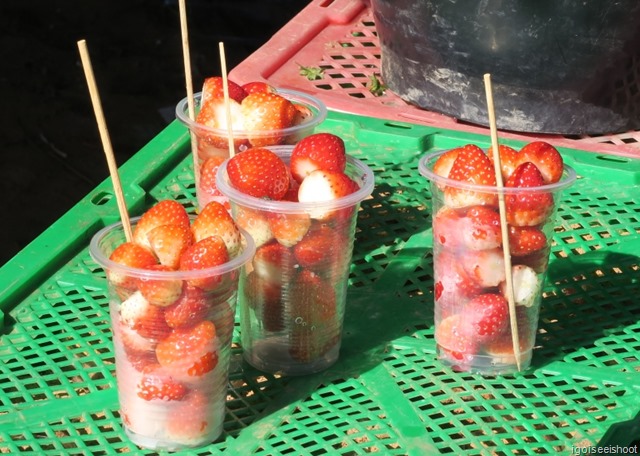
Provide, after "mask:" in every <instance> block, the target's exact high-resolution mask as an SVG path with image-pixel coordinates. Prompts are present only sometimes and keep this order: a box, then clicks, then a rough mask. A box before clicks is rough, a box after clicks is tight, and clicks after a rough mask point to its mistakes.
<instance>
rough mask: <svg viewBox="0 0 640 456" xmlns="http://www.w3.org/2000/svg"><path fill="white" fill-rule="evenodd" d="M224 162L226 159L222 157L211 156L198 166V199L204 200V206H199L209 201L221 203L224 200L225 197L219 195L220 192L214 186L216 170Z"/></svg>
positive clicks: (216, 186) (215, 185)
mask: <svg viewBox="0 0 640 456" xmlns="http://www.w3.org/2000/svg"><path fill="white" fill-rule="evenodd" d="M225 160H226V158H225V157H224V156H221V155H212V156H210V157H208V158H207V159H205V161H204V162H202V164H201V165H200V181H199V182H198V185H199V194H198V198H203V199H204V200H203V203H204V204H201V206H206V204H207V203H208V202H209V201H212V200H217V201H222V200H223V199H224V198H225V196H224V195H223V194H222V193H220V190H218V185H217V184H216V174H217V173H218V168H220V165H221V164H222V162H224V161H225Z"/></svg>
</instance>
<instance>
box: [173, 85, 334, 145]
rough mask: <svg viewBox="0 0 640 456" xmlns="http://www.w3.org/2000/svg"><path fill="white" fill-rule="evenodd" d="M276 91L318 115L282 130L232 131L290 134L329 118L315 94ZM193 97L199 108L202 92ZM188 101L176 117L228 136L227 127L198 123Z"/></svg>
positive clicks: (191, 125) (180, 105) (182, 103)
mask: <svg viewBox="0 0 640 456" xmlns="http://www.w3.org/2000/svg"><path fill="white" fill-rule="evenodd" d="M275 92H276V93H277V94H279V95H282V96H284V97H285V98H287V99H288V100H291V101H293V102H298V103H299V104H304V105H307V106H311V107H312V108H314V109H315V110H316V111H317V115H315V116H312V117H310V118H309V119H308V120H306V121H305V122H302V123H300V124H298V125H293V126H291V127H287V128H283V129H280V130H266V131H253V130H232V133H233V134H234V136H235V135H237V136H239V137H244V136H248V135H251V137H254V138H255V137H258V138H260V137H262V136H273V135H274V134H278V135H282V136H289V135H293V134H295V133H297V132H299V131H300V130H304V129H306V128H311V127H316V126H318V125H320V124H321V123H322V122H323V121H324V120H325V119H326V118H327V107H326V105H325V104H324V103H323V102H322V100H320V99H319V98H316V97H314V96H313V95H309V94H308V93H304V92H300V91H298V90H290V89H275ZM193 98H194V102H195V104H196V108H199V107H200V100H201V98H202V92H197V93H195V94H194V96H193ZM188 102H189V100H188V97H184V98H183V99H182V100H180V101H179V102H178V104H177V105H176V118H177V119H178V120H179V121H180V122H182V123H183V124H184V125H186V126H187V127H188V128H189V129H190V130H191V129H197V130H199V131H202V132H204V133H209V134H213V135H216V136H227V134H228V133H229V131H228V130H227V129H226V128H213V127H209V126H206V125H203V124H200V123H197V122H196V121H195V120H194V119H191V118H190V117H189V115H188Z"/></svg>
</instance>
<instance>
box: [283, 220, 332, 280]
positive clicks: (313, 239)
mask: <svg viewBox="0 0 640 456" xmlns="http://www.w3.org/2000/svg"><path fill="white" fill-rule="evenodd" d="M339 247H340V245H339V244H338V243H337V236H336V233H335V232H334V230H333V229H332V228H330V227H328V226H326V225H320V226H319V227H317V228H314V229H311V230H309V231H308V232H307V234H306V235H305V236H304V237H303V238H302V239H301V240H300V242H298V243H297V244H296V245H295V246H294V248H293V252H294V255H295V257H296V259H297V260H298V263H299V264H300V266H302V267H305V268H312V269H313V268H320V269H322V270H326V269H327V264H329V262H330V261H331V260H332V259H333V258H334V257H335V256H337V255H338V252H340V248H339Z"/></svg>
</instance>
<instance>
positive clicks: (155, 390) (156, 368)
mask: <svg viewBox="0 0 640 456" xmlns="http://www.w3.org/2000/svg"><path fill="white" fill-rule="evenodd" d="M137 390H138V393H137V394H138V397H140V398H142V399H144V400H145V401H152V400H154V399H158V400H161V401H179V400H180V399H182V398H183V397H184V396H185V394H187V388H186V387H185V386H184V385H183V384H182V383H180V382H178V381H176V380H174V379H173V378H172V377H171V376H170V375H167V374H166V373H164V372H163V371H162V367H161V366H160V365H159V364H155V365H149V366H147V367H145V368H144V369H143V370H142V378H141V379H140V383H138V386H137Z"/></svg>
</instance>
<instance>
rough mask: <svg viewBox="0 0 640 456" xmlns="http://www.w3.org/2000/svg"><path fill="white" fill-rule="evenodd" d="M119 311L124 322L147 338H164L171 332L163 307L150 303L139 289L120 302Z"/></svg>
mask: <svg viewBox="0 0 640 456" xmlns="http://www.w3.org/2000/svg"><path fill="white" fill-rule="evenodd" d="M119 312H120V320H121V321H122V323H123V324H125V325H126V326H128V327H129V328H131V329H133V330H134V331H136V332H137V333H138V334H140V335H141V336H142V337H144V338H146V339H152V340H155V341H157V340H162V339H164V338H165V337H166V336H167V335H168V334H169V331H170V328H169V327H168V326H167V323H166V321H165V319H164V313H163V310H162V308H161V307H158V306H154V305H153V304H150V303H149V301H147V300H146V299H145V298H144V296H142V293H141V292H139V291H136V292H135V293H134V294H132V295H131V296H130V297H129V298H128V299H126V300H125V301H124V302H123V303H122V304H120V309H119Z"/></svg>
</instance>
